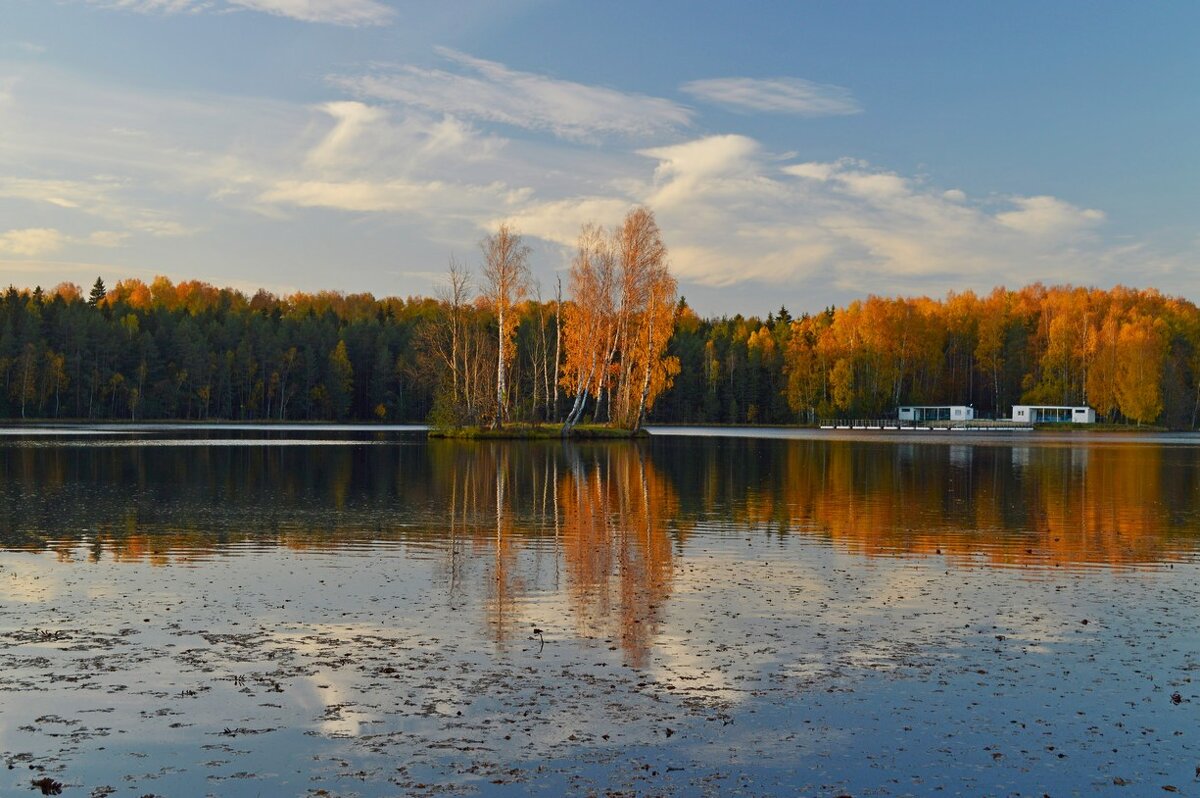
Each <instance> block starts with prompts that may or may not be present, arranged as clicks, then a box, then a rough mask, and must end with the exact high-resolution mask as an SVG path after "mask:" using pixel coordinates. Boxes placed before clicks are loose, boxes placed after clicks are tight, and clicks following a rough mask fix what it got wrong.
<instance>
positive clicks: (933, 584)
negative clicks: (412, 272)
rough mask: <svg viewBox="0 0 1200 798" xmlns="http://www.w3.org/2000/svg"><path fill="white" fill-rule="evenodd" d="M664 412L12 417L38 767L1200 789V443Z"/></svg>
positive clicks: (352, 785) (988, 788)
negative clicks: (173, 421) (136, 419)
mask: <svg viewBox="0 0 1200 798" xmlns="http://www.w3.org/2000/svg"><path fill="white" fill-rule="evenodd" d="M660 432H662V433H664V434H659V435H655V436H654V437H652V438H651V439H649V440H647V441H640V442H636V443H631V442H611V443H602V444H563V443H559V442H539V443H469V442H455V441H429V442H427V441H426V440H425V438H424V435H423V433H422V432H420V431H418V430H410V429H400V428H396V429H387V430H381V429H380V428H377V427H371V428H349V429H348V428H315V427H266V428H255V427H253V426H239V427H234V426H222V427H210V428H203V427H171V426H153V427H150V426H147V427H136V428H131V427H117V428H105V427H87V428H83V427H71V428H67V427H53V428H45V429H34V428H22V429H15V430H12V429H10V430H5V431H3V434H0V758H2V759H3V761H4V762H5V763H6V764H8V766H9V769H7V770H3V769H0V774H3V775H0V794H5V795H8V794H38V793H37V792H36V790H35V789H34V788H33V787H32V784H31V782H32V781H33V780H34V779H42V778H51V779H52V780H54V781H57V782H61V783H62V784H63V785H64V786H63V789H64V792H63V795H81V796H104V795H110V794H111V795H129V796H146V795H159V796H198V795H218V796H260V795H261V796H276V795H296V796H307V795H339V796H384V795H443V794H454V795H457V794H486V795H528V794H531V793H538V794H563V793H565V794H576V795H589V794H596V795H611V794H616V795H704V794H711V795H813V796H827V795H828V796H833V795H842V794H850V795H855V796H866V795H886V796H892V795H920V796H924V795H1038V796H1040V795H1042V794H1043V793H1046V794H1050V795H1053V796H1061V795H1092V794H1123V795H1151V794H1164V793H1163V790H1164V789H1165V788H1173V789H1174V790H1176V791H1178V793H1180V794H1190V795H1196V794H1200V733H1198V731H1197V729H1198V728H1200V714H1198V712H1197V708H1198V707H1200V687H1198V684H1197V682H1196V681H1195V680H1196V679H1197V678H1200V631H1198V629H1197V611H1196V607H1197V606H1200V601H1198V599H1200V579H1198V577H1200V567H1198V562H1200V560H1198V557H1197V552H1198V550H1200V440H1198V439H1196V438H1194V437H1191V436H1172V437H1162V438H1156V437H1149V436H1147V437H1132V436H1097V435H1085V436H1079V435H1057V436H1046V435H1027V434H1026V435H1019V436H1013V435H1012V434H1011V433H1006V434H1003V435H997V434H994V433H993V434H990V435H989V434H981V435H978V436H971V435H966V434H963V433H959V434H950V433H946V434H939V433H932V434H931V433H926V434H924V435H919V434H916V433H913V434H907V435H897V434H895V433H893V434H892V435H891V436H887V435H875V436H873V437H867V436H864V437H857V438H851V437H849V436H848V435H847V433H844V432H843V433H825V434H818V433H804V434H799V433H795V432H788V433H781V432H772V431H756V432H754V433H753V434H752V436H751V435H743V436H741V437H737V436H729V435H728V434H726V433H721V434H719V435H712V434H705V431H703V430H683V431H681V430H672V431H667V430H662V431H660ZM667 432H670V433H671V434H665V433H667ZM681 433H682V434H681ZM1122 788H1124V790H1122Z"/></svg>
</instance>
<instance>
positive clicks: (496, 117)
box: [332, 48, 692, 140]
mask: <svg viewBox="0 0 1200 798" xmlns="http://www.w3.org/2000/svg"><path fill="white" fill-rule="evenodd" d="M438 52H439V53H440V54H441V55H442V56H443V57H445V58H447V59H449V60H450V61H452V62H454V64H455V65H456V66H457V67H458V68H459V70H460V71H453V72H452V71H448V70H443V69H422V68H420V67H416V66H411V65H395V66H390V67H380V68H379V69H377V70H376V71H375V72H374V73H372V74H368V75H357V76H340V77H335V78H332V81H333V82H334V83H335V84H336V85H339V86H342V87H344V88H346V89H348V90H349V91H351V92H353V93H354V94H356V95H358V96H359V97H368V98H374V99H378V100H385V101H388V102H396V103H401V104H403V105H408V106H415V107H417V108H424V109H428V110H432V111H436V112H439V113H446V114H452V115H455V116H462V117H469V118H473V119H480V120H486V121H489V122H495V123H500V124H504V125H510V126H513V127H519V128H525V129H529V130H546V131H550V132H552V133H554V134H555V135H557V136H560V137H562V138H566V139H573V140H586V139H589V138H591V137H594V136H596V135H606V134H618V135H625V136H654V135H661V134H664V133H669V132H672V131H675V130H677V129H679V128H682V127H686V126H687V125H689V124H690V123H691V118H692V114H691V111H689V110H688V109H687V108H684V107H683V106H681V105H678V104H676V103H673V102H671V101H670V100H665V99H662V98H659V97H649V96H646V95H642V94H630V93H627V92H621V91H617V90H615V89H609V88H604V87H601V86H590V85H586V84H583V83H575V82H572V81H567V80H559V79H556V78H550V77H546V76H545V75H538V74H534V73H531V72H518V71H516V70H513V69H509V68H508V67H506V66H504V65H503V64H499V63H496V62H494V61H485V60H483V59H480V58H472V57H471V56H468V55H465V54H463V53H459V52H457V51H454V50H449V49H446V48H439V49H438Z"/></svg>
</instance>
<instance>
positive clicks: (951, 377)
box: [659, 284, 1200, 428]
mask: <svg viewBox="0 0 1200 798" xmlns="http://www.w3.org/2000/svg"><path fill="white" fill-rule="evenodd" d="M670 351H671V353H672V354H674V355H676V356H677V357H679V359H680V362H681V366H682V373H681V375H680V376H679V377H678V378H677V380H676V384H675V389H674V390H673V391H671V392H670V393H669V394H668V395H667V396H664V397H663V401H662V403H661V407H660V414H661V415H660V416H659V417H660V418H670V419H671V420H673V421H705V422H728V423H739V422H770V423H776V422H778V423H785V422H786V423H794V422H796V421H801V422H809V423H811V422H814V421H816V420H818V419H820V418H834V417H843V418H844V417H855V418H883V417H887V416H892V417H894V413H895V409H896V407H897V406H898V405H900V404H910V403H911V404H970V405H973V406H974V407H975V409H976V413H977V415H979V416H982V417H988V416H996V417H1009V415H1010V412H1011V408H1012V405H1013V404H1021V403H1028V404H1049V405H1084V404H1089V405H1091V406H1092V407H1094V408H1095V409H1096V412H1097V415H1098V417H1100V418H1102V419H1104V420H1107V421H1113V422H1121V421H1128V422H1135V423H1139V424H1140V423H1152V422H1157V423H1160V424H1164V425H1167V426H1170V427H1174V428H1194V427H1195V426H1196V423H1197V409H1198V408H1200V310H1198V309H1197V307H1196V306H1195V305H1194V304H1192V303H1191V302H1188V301H1186V300H1182V299H1178V298H1172V297H1167V296H1163V295H1162V294H1160V293H1158V292H1157V291H1153V290H1142V291H1138V290H1132V289H1127V288H1122V287H1117V288H1114V289H1112V290H1099V289H1094V288H1093V289H1088V288H1077V287H1071V286H1056V287H1051V288H1047V287H1045V286H1043V285H1041V284H1034V285H1031V286H1027V287H1025V288H1022V289H1021V290H1018V291H1010V290H1006V289H1004V288H997V289H995V290H994V291H992V292H991V293H990V294H988V295H987V296H978V295H976V294H974V293H971V292H966V293H961V294H953V293H952V294H950V295H948V296H947V297H946V298H945V299H944V300H936V299H929V298H925V297H921V298H880V297H869V298H868V299H865V300H862V301H856V302H852V303H850V304H849V305H847V306H846V307H843V308H829V309H827V310H825V311H824V312H821V313H817V314H815V315H807V314H806V315H804V316H802V317H800V318H798V319H793V318H792V317H791V316H790V314H789V313H788V311H787V310H786V309H781V310H780V311H779V313H778V314H771V315H769V316H768V317H767V318H766V319H765V320H760V319H758V318H749V319H746V318H743V317H741V316H736V317H734V318H732V319H727V318H722V319H720V320H702V319H700V318H698V317H696V316H695V315H694V314H692V313H690V312H687V311H684V312H683V313H681V314H680V318H679V324H678V327H677V329H676V332H675V336H674V338H673V339H672V342H671V349H670Z"/></svg>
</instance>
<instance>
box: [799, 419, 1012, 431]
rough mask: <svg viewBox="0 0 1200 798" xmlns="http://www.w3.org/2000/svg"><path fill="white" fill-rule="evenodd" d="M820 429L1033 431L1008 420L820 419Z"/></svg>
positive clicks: (818, 423)
mask: <svg viewBox="0 0 1200 798" xmlns="http://www.w3.org/2000/svg"><path fill="white" fill-rule="evenodd" d="M817 425H818V426H819V427H820V428H821V429H842V430H845V429H852V430H892V431H897V430H918V431H921V430H924V431H932V430H952V431H953V430H989V431H1005V430H1009V431H1011V430H1026V429H1033V425H1032V424H1028V423H1025V422H1023V421H1009V420H1008V419H990V418H974V419H971V420H970V421H961V420H956V421H947V420H942V421H901V420H899V419H895V418H838V419H821V420H820V421H819V422H817Z"/></svg>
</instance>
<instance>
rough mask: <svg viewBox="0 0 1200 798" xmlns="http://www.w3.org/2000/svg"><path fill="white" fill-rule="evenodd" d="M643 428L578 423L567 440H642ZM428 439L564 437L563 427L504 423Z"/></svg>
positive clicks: (444, 430)
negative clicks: (620, 427) (631, 428)
mask: <svg viewBox="0 0 1200 798" xmlns="http://www.w3.org/2000/svg"><path fill="white" fill-rule="evenodd" d="M649 434H650V433H648V432H646V431H645V430H644V429H640V430H630V429H617V428H615V427H607V426H604V425H603V424H578V425H576V426H575V427H573V428H572V429H571V431H570V432H569V433H567V435H566V437H568V438H572V439H575V440H593V439H629V438H644V437H646V436H648V435H649ZM429 437H430V438H453V439H457V440H552V439H555V438H562V437H563V425H562V424H516V423H514V424H505V425H504V426H503V427H502V428H501V429H492V428H491V427H437V428H432V429H430V430H429Z"/></svg>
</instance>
